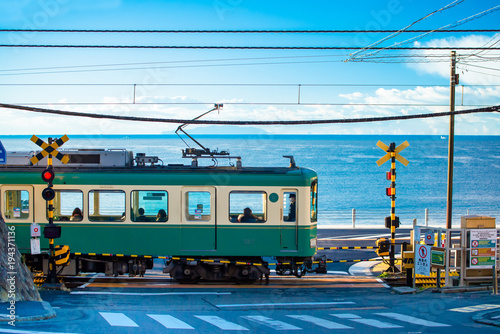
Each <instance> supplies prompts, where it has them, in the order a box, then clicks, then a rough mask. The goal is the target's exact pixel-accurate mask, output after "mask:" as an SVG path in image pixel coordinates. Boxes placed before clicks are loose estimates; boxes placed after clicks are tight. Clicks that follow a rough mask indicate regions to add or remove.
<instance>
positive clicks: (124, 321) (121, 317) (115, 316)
mask: <svg viewBox="0 0 500 334" xmlns="http://www.w3.org/2000/svg"><path fill="white" fill-rule="evenodd" d="M99 314H100V315H101V316H102V317H103V318H104V319H105V320H106V321H107V322H108V323H109V324H110V325H111V326H119V327H139V325H138V324H136V323H135V322H134V321H133V320H132V319H130V318H129V317H127V316H126V315H125V314H123V313H113V312H99Z"/></svg>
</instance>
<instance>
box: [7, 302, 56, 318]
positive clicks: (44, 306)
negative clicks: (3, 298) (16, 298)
mask: <svg viewBox="0 0 500 334" xmlns="http://www.w3.org/2000/svg"><path fill="white" fill-rule="evenodd" d="M4 304H5V305H6V306H7V304H8V303H2V304H0V305H4ZM2 308H3V307H2ZM17 310H19V311H21V312H18V313H21V314H22V315H19V314H16V315H15V320H12V319H11V318H10V315H8V314H0V323H2V322H10V321H15V322H21V321H38V320H46V319H51V318H55V317H56V316H57V314H56V312H55V311H54V309H53V308H52V306H51V305H50V304H49V303H48V302H45V301H40V302H37V301H29V302H17V303H16V311H17ZM2 312H5V311H4V310H2ZM30 313H31V314H30ZM28 314H29V315H28Z"/></svg>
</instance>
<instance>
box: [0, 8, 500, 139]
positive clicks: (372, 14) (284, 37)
mask: <svg viewBox="0 0 500 334" xmlns="http://www.w3.org/2000/svg"><path fill="white" fill-rule="evenodd" d="M452 2H453V0H445V1H415V0H414V1H402V0H401V1H399V0H388V1H386V0H384V1H357V2H355V3H353V2H345V1H342V2H341V1H308V2H305V1H273V2H271V1H249V0H210V1H125V0H108V1H97V0H76V1H75V0H37V1H26V0H20V1H10V0H7V1H2V2H1V3H0V10H1V11H2V13H4V15H2V17H0V28H2V29H141V30H155V29H163V30H164V29H172V30H183V29H185V30H203V29H209V30H243V29H252V30H266V29H269V30H326V29H328V30H336V29H346V30H348V29H359V30H371V29H373V30H379V29H394V30H397V29H402V28H404V27H406V26H408V25H409V24H411V23H413V22H415V21H417V20H419V19H421V18H423V17H425V16H426V15H427V14H429V13H431V12H433V11H435V10H437V9H440V8H442V7H444V6H446V5H448V4H450V3H452ZM456 3H457V5H456V6H455V7H453V8H450V9H448V10H445V11H442V12H440V13H437V14H435V15H433V16H431V17H429V18H427V19H425V20H422V21H421V22H419V23H417V24H415V25H414V26H413V27H412V29H437V28H440V27H443V26H445V25H448V24H453V23H455V22H457V21H459V20H462V19H464V18H467V17H470V16H471V15H474V14H477V13H480V12H482V11H484V10H488V9H490V8H492V7H495V6H498V1H493V0H491V1H490V0H481V1H474V0H465V1H462V2H460V1H456ZM499 19H500V11H493V12H491V13H489V14H488V15H485V16H483V17H481V18H478V19H475V20H472V21H470V22H468V23H465V24H463V25H460V26H458V27H456V29H497V28H499V25H498V22H499ZM388 35H389V34H387V33H376V34H368V33H361V34H110V33H107V34H95V33H94V34H91V33H42V32H29V33H27V32H1V33H0V44H28V45H37V44H85V45H238V46H362V47H364V46H368V45H370V44H371V43H374V42H376V41H378V40H380V39H382V38H384V37H386V36H388ZM417 35H419V34H402V35H400V36H397V37H395V38H393V39H390V40H388V41H386V42H384V43H383V44H381V45H383V46H389V45H391V44H393V43H396V42H400V41H403V40H405V39H408V38H411V37H415V36H417ZM499 40H500V34H498V33H497V34H495V33H492V32H484V33H460V34H458V33H454V34H445V33H440V34H437V33H434V34H430V35H428V36H424V37H422V38H420V39H418V40H417V41H414V42H412V43H410V44H408V45H409V46H484V45H486V46H493V45H495V46H496V47H498V46H500V45H499V44H495V43H496V42H498V41H499ZM351 52H352V51H351ZM417 52H419V53H420V54H424V53H425V54H427V55H429V54H432V55H436V54H437V55H438V56H441V57H440V58H439V59H441V61H440V62H431V63H429V62H425V63H404V62H403V63H379V62H375V61H373V60H370V59H367V58H365V59H363V60H364V61H362V62H360V61H347V62H346V61H345V60H347V59H349V55H348V53H349V52H348V51H331V50H199V49H194V50H164V49H163V50H158V49H142V50H137V49H70V48H58V49H54V48H0V59H1V60H2V65H3V66H2V67H1V70H0V84H1V86H0V88H1V91H2V93H0V97H1V98H0V102H2V103H15V104H24V105H31V106H39V107H42V108H54V109H62V110H69V111H80V112H89V113H105V114H113V115H130V116H147V117H159V118H194V117H196V116H197V115H199V114H201V113H203V112H205V111H207V110H209V109H210V108H211V107H212V105H213V104H214V103H220V102H222V103H224V108H223V110H221V111H220V113H219V114H218V113H213V114H211V115H209V116H207V119H208V118H210V119H216V120H246V119H251V120H298V119H326V118H329V119H332V118H357V117H373V116H387V115H402V114H417V113H429V112H439V111H447V110H448V107H447V104H448V103H449V87H448V85H449V71H450V65H449V61H448V57H447V56H448V55H449V51H440V52H436V51H432V52H430V51H425V52H424V51H404V52H398V53H399V54H402V55H409V54H416V53H417ZM470 53H471V52H470V51H463V52H462V53H460V52H459V56H460V59H459V64H458V69H457V73H459V74H460V83H461V86H458V87H457V99H456V103H457V109H460V108H462V109H470V108H475V107H478V106H485V105H498V104H499V103H498V102H499V101H500V66H499V59H500V51H485V52H483V53H481V56H483V58H477V57H470ZM394 54H395V52H390V51H383V52H380V53H379V55H380V56H384V57H385V58H384V59H385V60H388V59H392V60H394V59H395V58H391V57H390V56H391V55H394ZM398 59H401V58H398ZM479 60H481V61H479ZM103 65H106V66H103ZM478 66H481V67H478ZM28 84H29V85H28ZM33 84H37V85H33ZM97 84H100V85H97ZM111 84H115V85H111ZM166 84H168V85H166ZM134 85H135V101H136V104H135V105H133V104H131V102H133V100H134ZM299 85H300V96H299ZM368 85H369V86H368ZM299 98H300V104H299V103H298V102H299ZM462 101H463V103H462ZM381 104H383V105H381ZM393 104H397V105H395V106H394V105H393ZM417 104H425V105H426V106H420V107H415V106H414V105H417ZM462 104H463V106H462ZM428 105H431V106H428ZM435 105H442V106H435ZM1 112H2V117H0V127H1V129H2V131H1V134H2V135H9V134H32V133H36V134H52V133H61V132H66V133H68V134H101V133H113V134H117V133H119V134H135V133H139V134H144V133H173V131H174V130H175V128H176V125H165V124H158V125H157V124H150V123H135V122H134V123H133V122H123V121H96V120H92V119H83V118H74V117H63V116H48V115H42V114H33V113H29V112H21V111H13V110H7V109H2V110H1ZM498 121H499V115H498V113H497V114H476V115H469V116H457V118H456V133H457V134H472V135H474V134H487V135H499V134H500V126H499V122H498ZM54 128H55V129H54ZM190 128H191V129H194V128H195V127H194V126H191V127H190ZM61 129H62V130H61ZM229 129H230V130H227V131H231V132H234V131H235V130H234V129H235V128H234V127H231V128H229ZM197 131H203V129H197ZM207 131H214V130H213V128H212V129H209V130H207ZM216 131H218V132H219V131H220V133H223V132H224V131H226V130H225V128H221V129H217V130H216ZM249 131H254V130H253V129H241V133H244V132H249ZM260 131H267V132H271V133H293V134H308V133H325V134H436V135H446V134H447V133H448V119H447V118H433V119H428V120H414V121H402V122H389V123H371V124H350V125H315V126H308V127H305V126H302V127H297V126H292V127H262V128H261V129H260Z"/></svg>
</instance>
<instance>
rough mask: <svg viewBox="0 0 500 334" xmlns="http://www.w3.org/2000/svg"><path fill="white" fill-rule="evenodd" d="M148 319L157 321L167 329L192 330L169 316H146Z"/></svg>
mask: <svg viewBox="0 0 500 334" xmlns="http://www.w3.org/2000/svg"><path fill="white" fill-rule="evenodd" d="M148 317H150V318H152V319H154V320H156V321H158V322H159V323H160V324H162V325H163V326H164V327H165V328H168V329H194V327H191V326H189V325H188V324H186V323H185V322H184V321H181V320H179V319H177V318H175V317H172V316H171V315H166V314H148Z"/></svg>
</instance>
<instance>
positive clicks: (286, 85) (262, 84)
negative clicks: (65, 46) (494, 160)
mask: <svg viewBox="0 0 500 334" xmlns="http://www.w3.org/2000/svg"><path fill="white" fill-rule="evenodd" d="M467 66H469V65H467ZM0 86H126V87H132V86H249V87H254V86H257V87H298V86H300V87H449V86H448V85H443V84H437V83H416V84H399V83H227V82H226V83H221V82H203V83H200V82H198V83H197V82H191V83H180V82H179V83H151V84H149V83H137V84H136V83H133V82H132V83H40V82H38V83H0ZM466 86H467V87H497V86H500V84H471V85H466Z"/></svg>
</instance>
